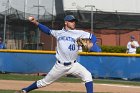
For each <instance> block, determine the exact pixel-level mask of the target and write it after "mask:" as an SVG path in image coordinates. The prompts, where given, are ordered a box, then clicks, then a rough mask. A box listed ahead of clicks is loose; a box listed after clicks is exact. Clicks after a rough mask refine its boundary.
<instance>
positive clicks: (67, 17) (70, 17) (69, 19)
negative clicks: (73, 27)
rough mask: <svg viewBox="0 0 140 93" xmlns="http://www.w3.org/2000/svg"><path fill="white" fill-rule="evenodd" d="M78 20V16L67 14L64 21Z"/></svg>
mask: <svg viewBox="0 0 140 93" xmlns="http://www.w3.org/2000/svg"><path fill="white" fill-rule="evenodd" d="M72 20H74V21H76V18H75V17H74V16H73V15H67V16H66V17H65V18H64V21H72Z"/></svg>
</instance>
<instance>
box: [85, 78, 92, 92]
mask: <svg viewBox="0 0 140 93" xmlns="http://www.w3.org/2000/svg"><path fill="white" fill-rule="evenodd" d="M85 86H86V90H87V93H93V82H92V81H91V82H86V83H85Z"/></svg>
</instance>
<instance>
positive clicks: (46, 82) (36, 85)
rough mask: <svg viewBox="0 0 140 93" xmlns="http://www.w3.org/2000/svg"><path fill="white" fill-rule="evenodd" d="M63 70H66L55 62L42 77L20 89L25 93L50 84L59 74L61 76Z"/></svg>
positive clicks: (63, 72)
mask: <svg viewBox="0 0 140 93" xmlns="http://www.w3.org/2000/svg"><path fill="white" fill-rule="evenodd" d="M65 72H66V71H65V69H64V68H62V67H61V65H58V64H55V65H54V66H53V68H52V69H51V71H50V72H49V73H48V74H47V75H46V76H45V77H44V78H43V79H41V80H38V81H36V82H34V83H33V84H31V85H30V86H28V87H26V88H23V89H22V91H23V93H27V92H30V91H32V90H34V89H37V88H41V87H45V86H47V85H49V84H51V83H52V82H54V81H55V80H57V79H58V78H60V77H61V76H63V75H64V74H65ZM16 93H22V92H16Z"/></svg>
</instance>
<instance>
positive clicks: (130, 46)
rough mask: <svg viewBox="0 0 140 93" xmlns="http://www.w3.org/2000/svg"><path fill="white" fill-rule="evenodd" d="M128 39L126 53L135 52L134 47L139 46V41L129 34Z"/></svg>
mask: <svg viewBox="0 0 140 93" xmlns="http://www.w3.org/2000/svg"><path fill="white" fill-rule="evenodd" d="M130 39H131V40H130V41H129V42H128V43H127V51H126V53H128V54H136V49H137V48H138V47H139V43H138V42H137V41H136V40H135V37H134V36H130Z"/></svg>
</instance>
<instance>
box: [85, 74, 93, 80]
mask: <svg viewBox="0 0 140 93" xmlns="http://www.w3.org/2000/svg"><path fill="white" fill-rule="evenodd" d="M84 81H85V82H91V81H93V80H92V75H91V73H90V72H89V73H86V74H85V78H84Z"/></svg>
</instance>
